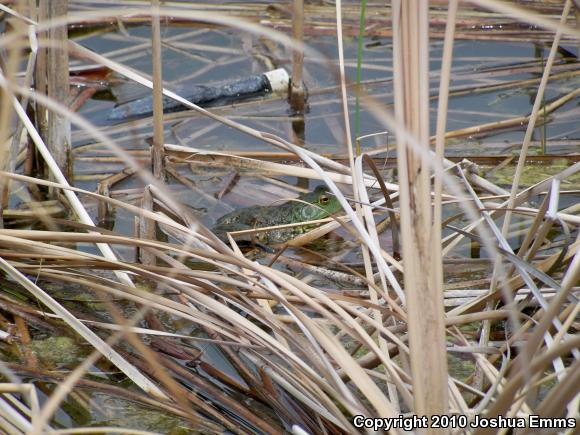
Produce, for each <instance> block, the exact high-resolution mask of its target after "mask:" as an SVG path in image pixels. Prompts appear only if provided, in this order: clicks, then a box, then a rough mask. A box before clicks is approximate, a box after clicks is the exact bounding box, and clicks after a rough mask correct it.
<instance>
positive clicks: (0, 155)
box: [0, 5, 26, 228]
mask: <svg viewBox="0 0 580 435" xmlns="http://www.w3.org/2000/svg"><path fill="white" fill-rule="evenodd" d="M19 6H20V5H19ZM11 26H12V32H18V33H20V34H26V32H24V31H23V27H24V23H22V21H21V20H19V19H13V20H11ZM23 48H24V47H23V46H21V45H20V44H14V45H11V46H10V47H8V50H7V51H8V58H7V61H6V63H5V64H4V65H2V66H3V68H4V70H3V71H2V73H3V75H4V76H5V77H6V79H7V81H8V82H9V83H10V82H11V81H12V80H14V77H15V74H16V72H17V71H18V65H19V63H20V58H21V50H22V49H23ZM12 99H13V94H12V92H11V91H10V90H9V89H7V88H6V89H4V88H2V87H0V170H2V171H10V169H11V167H13V165H12V164H11V159H12V158H13V157H14V153H12V152H11V150H10V143H11V141H10V140H9V136H10V134H9V132H10V130H11V127H10V126H11V124H12V115H13V110H12ZM12 142H13V143H18V141H12ZM9 186H10V181H9V180H7V179H3V178H0V228H1V227H3V219H2V216H3V211H4V208H5V207H7V205H8V193H9V192H8V187H9Z"/></svg>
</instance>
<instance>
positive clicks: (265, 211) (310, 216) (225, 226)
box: [213, 186, 341, 245]
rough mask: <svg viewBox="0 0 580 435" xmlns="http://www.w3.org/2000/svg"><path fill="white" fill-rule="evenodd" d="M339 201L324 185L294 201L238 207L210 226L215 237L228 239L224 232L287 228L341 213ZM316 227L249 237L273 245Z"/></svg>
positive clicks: (267, 232) (268, 232)
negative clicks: (287, 226)
mask: <svg viewBox="0 0 580 435" xmlns="http://www.w3.org/2000/svg"><path fill="white" fill-rule="evenodd" d="M340 208H341V207H340V204H339V202H338V200H337V199H336V198H335V197H334V196H333V195H330V194H328V193H326V189H325V188H324V187H323V186H318V187H317V188H316V189H315V190H314V191H312V192H309V193H306V194H303V195H300V196H299V197H298V199H297V200H292V201H287V202H285V203H283V204H279V205H270V206H256V207H247V208H241V209H239V210H236V211H233V212H232V213H228V214H227V215H225V216H222V217H221V218H219V219H218V220H217V222H216V224H215V226H214V227H213V230H214V232H215V233H216V235H217V236H218V237H219V238H220V239H222V240H224V241H225V240H227V235H226V233H228V232H231V231H242V230H251V229H256V228H263V227H271V226H276V225H287V224H293V223H299V222H306V221H312V220H317V219H324V218H327V217H329V216H331V215H333V214H334V213H336V212H338V211H339V210H340ZM315 226H316V225H300V226H294V227H290V228H281V229H274V230H270V231H266V232H258V233H256V234H254V235H253V236H252V237H255V239H256V240H257V241H259V242H261V243H263V244H266V245H273V244H278V243H283V242H286V241H288V240H290V239H293V238H294V237H296V236H298V235H300V234H303V233H305V232H308V231H310V230H311V229H312V228H314V227H315Z"/></svg>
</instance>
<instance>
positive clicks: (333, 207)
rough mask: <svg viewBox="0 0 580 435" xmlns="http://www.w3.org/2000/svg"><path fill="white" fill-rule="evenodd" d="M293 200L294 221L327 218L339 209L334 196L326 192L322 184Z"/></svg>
mask: <svg viewBox="0 0 580 435" xmlns="http://www.w3.org/2000/svg"><path fill="white" fill-rule="evenodd" d="M298 199H299V200H300V201H295V207H296V211H295V213H294V214H295V217H296V222H304V221H311V220H316V219H324V218H327V217H329V216H331V215H333V214H335V213H336V212H338V211H339V210H340V209H341V206H340V203H339V202H338V200H337V199H336V197H335V196H334V195H332V194H330V193H327V192H326V188H325V187H324V186H318V187H317V188H316V189H315V190H314V191H313V192H309V193H306V194H304V195H301V196H299V197H298Z"/></svg>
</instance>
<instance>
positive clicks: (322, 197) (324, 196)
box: [319, 195, 330, 205]
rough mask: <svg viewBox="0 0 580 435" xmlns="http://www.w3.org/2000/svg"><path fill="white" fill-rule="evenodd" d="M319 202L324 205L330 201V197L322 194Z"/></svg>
mask: <svg viewBox="0 0 580 435" xmlns="http://www.w3.org/2000/svg"><path fill="white" fill-rule="evenodd" d="M319 202H320V204H322V205H325V204H328V203H329V202H330V198H329V197H328V196H326V195H322V196H321V197H320V200H319Z"/></svg>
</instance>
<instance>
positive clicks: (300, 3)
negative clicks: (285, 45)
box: [290, 0, 306, 113]
mask: <svg viewBox="0 0 580 435" xmlns="http://www.w3.org/2000/svg"><path fill="white" fill-rule="evenodd" d="M292 36H293V38H294V39H295V40H296V42H298V43H299V44H300V45H302V44H303V43H304V0H293V2H292ZM303 68H304V50H303V48H302V47H300V48H299V49H298V48H296V49H294V50H293V51H292V80H291V82H290V107H291V108H292V110H293V111H294V112H295V113H303V112H304V106H305V104H306V103H305V100H304V85H303V83H302V82H303V80H304V79H303V74H302V71H303Z"/></svg>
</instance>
